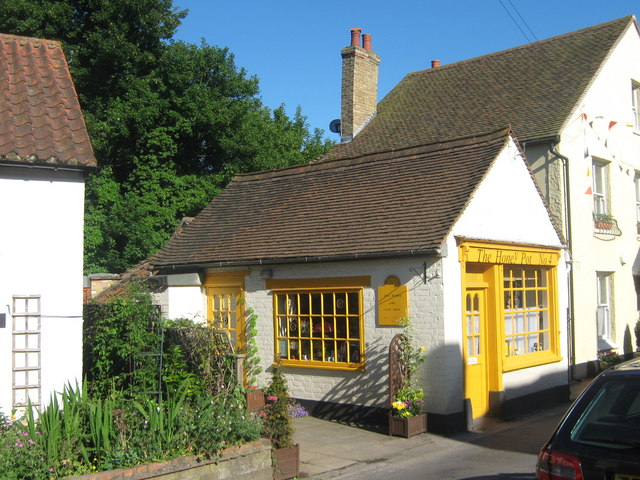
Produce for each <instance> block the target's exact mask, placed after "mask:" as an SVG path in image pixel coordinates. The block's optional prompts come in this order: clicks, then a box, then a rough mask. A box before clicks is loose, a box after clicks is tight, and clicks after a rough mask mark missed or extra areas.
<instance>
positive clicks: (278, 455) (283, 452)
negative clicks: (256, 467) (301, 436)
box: [273, 443, 300, 480]
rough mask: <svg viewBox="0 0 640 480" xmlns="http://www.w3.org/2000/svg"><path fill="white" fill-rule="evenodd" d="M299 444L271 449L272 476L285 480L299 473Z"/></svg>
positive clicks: (276, 479)
mask: <svg viewBox="0 0 640 480" xmlns="http://www.w3.org/2000/svg"><path fill="white" fill-rule="evenodd" d="M299 465H300V445H298V444H297V443H296V444H295V445H293V446H291V447H286V448H274V449H273V478H274V480H285V479H287V478H293V477H297V476H298V474H299V473H300V469H299Z"/></svg>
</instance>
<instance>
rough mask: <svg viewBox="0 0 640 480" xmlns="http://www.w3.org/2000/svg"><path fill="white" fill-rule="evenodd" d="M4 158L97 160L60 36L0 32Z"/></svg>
mask: <svg viewBox="0 0 640 480" xmlns="http://www.w3.org/2000/svg"><path fill="white" fill-rule="evenodd" d="M0 161H4V162H20V163H24V162H27V163H33V164H52V165H65V166H73V167H95V166H96V165H97V163H96V159H95V157H94V154H93V149H92V147H91V142H90V141H89V135H88V134H87V128H86V126H85V123H84V119H83V117H82V112H81V110H80V104H79V103H78V97H77V95H76V91H75V88H74V85H73V81H72V80H71V74H70V73H69V68H68V66H67V61H66V59H65V56H64V53H63V51H62V47H61V46H60V44H59V43H58V42H54V41H49V40H40V39H35V38H27V37H18V36H14V35H5V34H0Z"/></svg>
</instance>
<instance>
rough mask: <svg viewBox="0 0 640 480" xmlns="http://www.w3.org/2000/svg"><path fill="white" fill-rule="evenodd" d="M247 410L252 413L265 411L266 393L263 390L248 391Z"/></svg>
mask: <svg viewBox="0 0 640 480" xmlns="http://www.w3.org/2000/svg"><path fill="white" fill-rule="evenodd" d="M247 410H248V411H250V412H257V411H259V410H264V392H263V391H262V390H248V391H247Z"/></svg>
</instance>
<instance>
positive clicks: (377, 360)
mask: <svg viewBox="0 0 640 480" xmlns="http://www.w3.org/2000/svg"><path fill="white" fill-rule="evenodd" d="M367 352H368V354H367V363H366V370H365V371H364V372H345V371H339V370H335V371H333V370H325V371H322V370H316V369H303V368H286V369H285V372H286V373H289V374H294V375H296V376H297V377H298V378H300V377H307V378H306V379H303V380H301V382H302V383H307V382H308V383H311V382H314V381H318V380H314V377H316V376H321V377H323V378H327V377H333V379H336V380H335V381H336V383H335V384H334V386H333V387H332V388H331V389H330V390H329V391H328V392H327V393H326V394H325V395H324V396H323V397H322V399H321V400H320V401H314V400H307V399H299V401H300V403H301V404H302V405H303V406H304V407H305V408H306V409H307V410H309V412H310V413H311V414H312V415H313V416H315V417H318V418H323V419H326V420H333V421H337V422H341V423H345V424H349V425H355V426H358V427H360V428H365V429H368V430H372V431H379V432H384V433H386V429H387V425H388V416H387V415H388V412H389V371H388V368H389V345H388V344H387V343H383V340H382V339H378V340H376V341H374V342H372V343H370V344H368V345H367ZM446 365H458V366H459V368H458V370H457V371H456V370H455V369H451V368H445V367H446ZM444 372H449V374H445V373H444ZM452 372H453V373H452ZM421 378H422V382H421V385H422V387H423V389H424V392H425V406H426V410H427V411H429V405H431V406H432V408H433V406H434V404H436V403H437V404H439V405H445V406H446V405H452V404H456V405H458V408H457V409H456V410H457V411H456V412H455V413H453V414H449V415H441V414H437V413H433V411H432V412H430V413H429V419H430V420H429V421H430V422H431V426H430V427H429V429H430V430H433V431H448V432H452V431H460V430H464V429H465V428H466V423H465V418H466V417H465V415H464V400H463V398H462V396H463V395H462V392H463V386H462V379H463V378H462V357H461V353H460V348H459V346H458V345H449V346H444V347H440V348H437V349H435V350H432V351H431V352H429V353H427V360H426V361H425V364H424V365H423V368H422V372H421ZM320 381H321V380H320ZM452 402H454V403H452Z"/></svg>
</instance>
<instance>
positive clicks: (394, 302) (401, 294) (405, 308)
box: [378, 285, 409, 326]
mask: <svg viewBox="0 0 640 480" xmlns="http://www.w3.org/2000/svg"><path fill="white" fill-rule="evenodd" d="M408 316H409V292H408V289H407V286H406V285H382V286H380V287H378V322H379V324H380V325H393V326H395V325H400V324H401V322H402V320H403V319H406V318H407V317H408Z"/></svg>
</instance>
